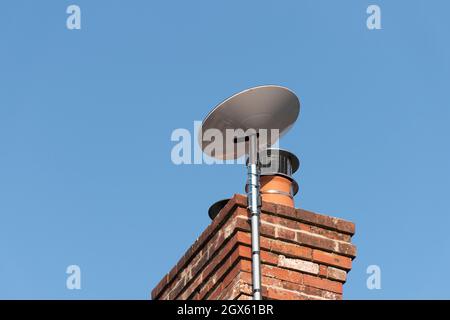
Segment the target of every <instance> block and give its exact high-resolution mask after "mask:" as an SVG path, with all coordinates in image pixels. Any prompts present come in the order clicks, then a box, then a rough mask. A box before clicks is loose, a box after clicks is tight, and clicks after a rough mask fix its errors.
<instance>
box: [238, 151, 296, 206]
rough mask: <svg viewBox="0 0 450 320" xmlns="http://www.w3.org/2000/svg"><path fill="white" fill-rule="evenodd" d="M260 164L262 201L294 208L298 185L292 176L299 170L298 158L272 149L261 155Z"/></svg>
mask: <svg viewBox="0 0 450 320" xmlns="http://www.w3.org/2000/svg"><path fill="white" fill-rule="evenodd" d="M259 162H260V168H261V173H260V180H261V198H262V200H263V201H267V202H272V203H277V204H282V205H285V206H289V207H292V208H294V207H295V204H294V196H295V195H296V194H297V192H298V184H297V182H296V181H295V179H294V178H293V177H292V175H293V174H294V173H295V172H296V171H297V170H298V168H299V165H300V162H299V160H298V158H297V157H296V156H295V155H294V154H293V153H291V152H289V151H287V150H282V149H275V148H270V149H266V150H264V151H261V152H260V153H259ZM246 189H247V186H246Z"/></svg>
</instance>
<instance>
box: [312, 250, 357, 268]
mask: <svg viewBox="0 0 450 320" xmlns="http://www.w3.org/2000/svg"><path fill="white" fill-rule="evenodd" d="M312 259H313V261H315V262H319V263H323V264H326V265H330V266H335V267H338V268H342V269H345V270H350V269H351V268H352V259H350V258H348V257H344V256H340V255H337V254H334V253H329V252H324V251H321V250H317V249H314V250H313V251H312Z"/></svg>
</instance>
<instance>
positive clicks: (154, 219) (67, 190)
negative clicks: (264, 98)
mask: <svg viewBox="0 0 450 320" xmlns="http://www.w3.org/2000/svg"><path fill="white" fill-rule="evenodd" d="M70 4H77V5H79V6H80V7H81V11H82V29H81V30H72V31H70V30H68V29H67V28H66V18H67V16H68V15H67V14H66V8H67V6H68V5H70ZM370 4H378V5H379V6H380V7H381V12H382V30H373V31H369V30H368V29H367V27H366V18H367V16H368V15H367V14H366V8H367V6H368V5H370ZM449 12H450V3H449V2H448V1H446V0H440V1H439V0H433V1H418V0H416V1H412V0H408V1H406V0H404V1H381V0H377V1H373V2H372V1H363V0H361V1H334V0H333V1H332V0H330V1H318V0H310V1H299V0H295V1H261V0H259V1H230V0H227V1H206V0H204V1H196V0H195V1H194V0H193V1H144V0H142V1H111V0H108V1H106V0H102V1H100V0H96V1H86V0H84V1H82V0H74V1H62V0H54V1H31V0H29V1H19V0H14V1H13V0H9V1H2V3H1V4H0V40H1V45H0V218H1V220H0V298H44V299H47V298H61V299H79V298H87V299H90V298H106V299H107V298H138V299H144V298H148V297H149V295H150V290H151V289H152V288H153V287H154V285H155V284H156V283H157V282H158V281H159V279H160V278H161V277H162V276H163V275H164V274H165V273H166V272H167V271H169V270H170V268H171V267H172V266H173V265H174V264H175V263H176V262H177V261H178V259H179V258H180V257H181V255H182V254H183V253H184V251H185V250H186V249H187V248H188V247H189V246H190V245H191V243H192V242H193V241H194V240H195V239H196V238H197V236H198V235H199V234H200V233H201V232H202V230H203V229H204V228H205V227H206V226H207V225H208V224H209V218H208V216H207V209H208V207H209V206H210V205H211V204H212V203H213V202H215V201H216V200H219V199H222V198H226V197H229V196H231V195H232V194H233V193H242V192H243V187H244V183H245V168H243V167H241V166H220V165H216V166H207V165H184V166H175V165H174V164H172V162H171V159H170V151H171V149H172V147H173V146H174V143H173V142H171V141H170V135H171V133H172V131H173V130H174V129H176V128H187V129H190V130H192V126H193V121H194V120H202V119H203V117H204V116H205V115H206V114H207V113H208V111H209V110H210V109H211V108H212V107H213V106H214V105H215V104H216V103H217V102H219V101H221V100H222V99H224V98H226V97H228V96H229V95H231V94H233V93H235V92H238V91H240V90H242V89H245V88H248V87H251V86H255V85H261V84H279V85H284V86H287V87H289V88H291V89H292V90H294V91H295V92H296V93H297V94H298V95H299V97H300V99H301V102H302V110H301V113H300V118H299V121H298V122H297V123H296V125H295V127H294V128H293V129H292V130H291V131H290V132H289V133H288V134H287V135H286V136H285V138H283V140H282V141H281V147H283V148H287V149H289V150H291V151H293V152H295V153H296V154H297V155H298V156H299V158H300V159H301V161H302V167H301V170H300V171H299V172H298V173H297V175H296V178H297V180H298V183H299V185H300V192H299V195H298V196H297V198H296V203H297V205H298V206H300V207H302V208H305V209H309V210H313V211H316V212H320V213H325V214H328V215H333V216H337V217H341V218H344V219H348V220H351V221H354V222H355V223H356V226H357V235H356V236H355V237H354V243H355V244H356V245H357V246H358V257H357V259H356V260H355V261H354V267H353V270H352V271H351V273H350V274H349V278H348V282H347V284H346V285H345V287H344V290H345V291H344V293H345V298H348V299H356V298H367V299H378V298H385V299H390V298H450V293H449V290H448V288H449V287H450V280H449V279H448V277H447V276H446V273H447V271H448V269H449V267H450V251H449V249H448V248H449V246H450V237H449V232H448V226H449V224H450V215H449V213H450V212H449V211H450V209H449V189H450V148H449V136H450V126H449V122H450V111H449V110H450V94H449V87H450V86H449V82H450V81H449V80H450V41H449V39H450V21H449V19H448V13H449ZM71 264H76V265H79V266H80V267H81V271H82V289H81V290H67V289H66V277H67V275H66V273H65V270H66V267H67V266H68V265H71ZM372 264H376V265H379V266H380V268H381V270H382V289H381V290H368V289H367V288H366V279H367V276H368V275H367V274H366V268H367V266H369V265H372Z"/></svg>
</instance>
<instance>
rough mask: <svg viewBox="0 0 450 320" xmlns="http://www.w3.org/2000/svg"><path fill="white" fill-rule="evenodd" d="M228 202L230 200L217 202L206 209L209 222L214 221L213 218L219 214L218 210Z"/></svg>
mask: <svg viewBox="0 0 450 320" xmlns="http://www.w3.org/2000/svg"><path fill="white" fill-rule="evenodd" d="M228 201H230V199H222V200H219V201H217V202H215V203H214V204H213V205H212V206H211V207H209V209H208V215H209V217H210V218H211V220H214V218H215V217H216V216H217V215H218V214H219V212H220V210H222V209H223V207H225V205H226V204H227V203H228Z"/></svg>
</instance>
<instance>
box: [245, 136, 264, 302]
mask: <svg viewBox="0 0 450 320" xmlns="http://www.w3.org/2000/svg"><path fill="white" fill-rule="evenodd" d="M247 175H248V177H247V180H248V181H247V184H248V187H249V188H248V190H247V204H248V209H249V211H250V214H251V228H252V231H251V232H252V280H253V281H252V282H253V300H261V258H260V248H259V223H260V221H259V220H260V212H261V198H260V193H259V188H260V181H259V175H260V167H259V159H258V137H257V135H256V134H253V135H251V136H250V137H249V153H248V164H247Z"/></svg>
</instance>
